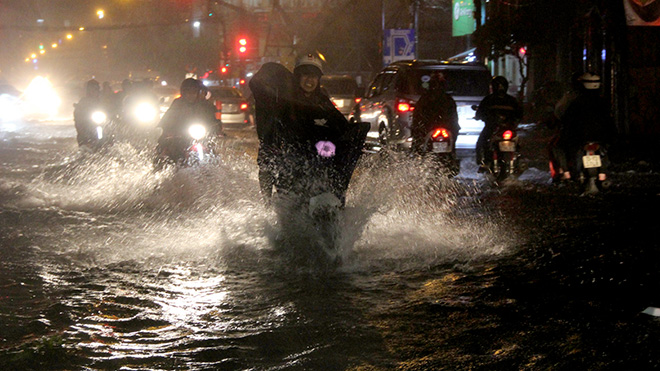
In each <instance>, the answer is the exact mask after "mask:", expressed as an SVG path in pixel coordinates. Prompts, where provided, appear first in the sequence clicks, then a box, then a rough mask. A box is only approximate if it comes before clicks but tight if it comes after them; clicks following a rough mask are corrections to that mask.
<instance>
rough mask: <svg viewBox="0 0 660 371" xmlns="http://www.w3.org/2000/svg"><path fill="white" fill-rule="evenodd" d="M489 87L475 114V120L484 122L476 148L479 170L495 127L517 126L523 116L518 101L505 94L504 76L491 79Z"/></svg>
mask: <svg viewBox="0 0 660 371" xmlns="http://www.w3.org/2000/svg"><path fill="white" fill-rule="evenodd" d="M490 86H491V93H490V94H489V95H487V96H486V97H485V98H484V99H483V100H482V101H481V103H479V108H477V113H476V114H475V118H476V119H477V120H481V121H483V122H484V129H483V130H482V131H481V134H479V139H477V146H476V160H477V165H480V167H481V168H484V167H485V164H484V160H485V152H486V150H487V148H488V143H489V142H490V138H491V137H492V136H493V133H494V132H495V130H497V127H498V126H499V125H500V124H503V123H504V122H508V123H510V124H512V125H517V123H518V121H519V120H520V119H521V118H522V114H523V111H522V106H521V105H520V103H518V100H517V99H516V98H514V97H512V96H511V95H509V94H507V91H508V90H509V82H508V81H507V79H506V78H505V77H504V76H495V77H493V79H492V80H491V83H490ZM503 120H504V121H503Z"/></svg>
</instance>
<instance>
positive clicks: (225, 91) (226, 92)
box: [211, 89, 241, 99]
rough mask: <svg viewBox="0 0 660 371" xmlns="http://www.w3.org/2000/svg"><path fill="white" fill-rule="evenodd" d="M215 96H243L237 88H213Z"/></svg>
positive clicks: (212, 91) (212, 93) (212, 92)
mask: <svg viewBox="0 0 660 371" xmlns="http://www.w3.org/2000/svg"><path fill="white" fill-rule="evenodd" d="M211 95H212V96H213V98H221V99H222V98H241V92H240V91H238V90H236V89H211Z"/></svg>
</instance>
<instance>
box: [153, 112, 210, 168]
mask: <svg viewBox="0 0 660 371" xmlns="http://www.w3.org/2000/svg"><path fill="white" fill-rule="evenodd" d="M217 138H218V137H217V133H216V131H215V130H214V128H212V127H210V126H209V125H205V124H203V123H200V122H193V123H191V124H190V125H188V129H187V131H186V132H185V133H181V134H179V135H170V136H167V137H161V139H160V140H159V141H158V142H159V143H158V146H157V149H156V151H157V157H156V163H155V165H156V169H161V168H162V167H163V166H164V165H165V164H174V165H177V166H183V167H189V166H195V165H199V164H202V163H208V162H210V161H212V160H213V159H214V158H215V155H216V146H217Z"/></svg>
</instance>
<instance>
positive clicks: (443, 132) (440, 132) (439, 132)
mask: <svg viewBox="0 0 660 371" xmlns="http://www.w3.org/2000/svg"><path fill="white" fill-rule="evenodd" d="M431 137H433V139H437V138H440V139H446V138H449V131H447V129H444V128H440V129H436V130H435V131H434V132H433V134H431Z"/></svg>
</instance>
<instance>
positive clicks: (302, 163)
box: [250, 54, 368, 202]
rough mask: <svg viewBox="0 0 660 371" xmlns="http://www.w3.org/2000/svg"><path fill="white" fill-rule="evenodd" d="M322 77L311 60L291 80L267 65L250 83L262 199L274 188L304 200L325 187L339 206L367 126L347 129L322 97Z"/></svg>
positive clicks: (300, 64)
mask: <svg viewBox="0 0 660 371" xmlns="http://www.w3.org/2000/svg"><path fill="white" fill-rule="evenodd" d="M322 74H323V69H322V64H321V62H320V61H319V60H318V59H317V58H316V57H315V56H313V55H311V54H310V55H306V56H304V57H303V58H302V59H300V60H299V61H298V63H297V64H296V67H295V69H294V73H293V75H290V73H289V74H287V73H286V71H285V70H284V67H283V66H274V65H269V64H266V65H264V66H263V67H262V69H261V70H260V71H259V72H258V73H257V74H256V75H255V78H256V79H255V78H253V80H252V81H251V82H250V88H251V89H252V93H253V94H254V96H255V104H256V107H255V108H256V109H257V112H256V123H257V133H258V135H259V138H260V144H262V146H261V148H260V157H261V158H262V160H260V161H259V162H260V163H259V166H260V183H261V189H262V193H263V194H264V196H265V197H266V198H268V197H269V196H270V193H271V189H272V187H273V186H274V187H275V188H276V189H277V191H278V192H282V193H289V192H291V193H295V194H307V193H310V192H311V193H313V192H314V191H315V190H313V189H310V188H312V187H314V186H316V185H318V186H321V187H325V186H328V183H329V187H330V188H331V190H332V192H333V193H334V194H335V195H336V196H337V198H339V199H340V200H342V202H343V200H344V197H345V192H346V189H347V188H348V183H349V182H350V178H351V176H352V174H353V170H354V169H355V165H356V164H357V161H358V159H359V157H360V154H361V151H362V147H363V145H364V139H365V137H366V133H367V131H368V126H366V125H351V124H349V123H348V121H347V120H346V118H345V117H344V115H342V114H341V112H339V111H338V110H337V108H336V107H335V106H334V105H333V104H332V102H331V101H330V98H328V96H327V95H325V94H324V93H323V92H322V91H321V89H320V78H321V76H322ZM262 148H263V149H262ZM271 182H272V183H271ZM271 184H272V185H271Z"/></svg>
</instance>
